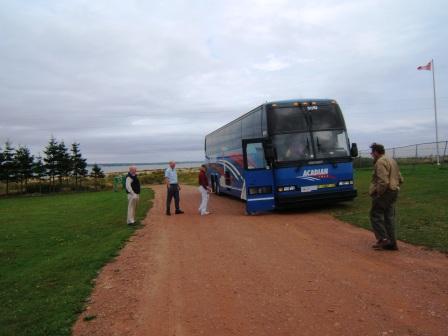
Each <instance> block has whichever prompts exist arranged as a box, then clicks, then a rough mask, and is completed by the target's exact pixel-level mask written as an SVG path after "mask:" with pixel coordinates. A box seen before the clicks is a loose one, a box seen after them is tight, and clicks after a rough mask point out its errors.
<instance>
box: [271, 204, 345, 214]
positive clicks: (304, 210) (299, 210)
mask: <svg viewBox="0 0 448 336" xmlns="http://www.w3.org/2000/svg"><path fill="white" fill-rule="evenodd" d="M349 207H350V202H339V203H310V204H300V205H294V206H290V207H283V208H278V209H276V210H274V211H273V213H275V214H279V215H291V214H310V213H328V212H332V211H336V210H338V211H341V210H344V209H348V208H349Z"/></svg>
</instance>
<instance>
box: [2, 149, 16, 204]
mask: <svg viewBox="0 0 448 336" xmlns="http://www.w3.org/2000/svg"><path fill="white" fill-rule="evenodd" d="M1 166H2V169H1V176H0V179H1V180H2V181H3V182H4V183H5V184H6V195H8V194H9V184H10V183H11V182H13V181H15V179H16V173H15V162H14V148H12V147H11V143H10V142H9V141H6V143H5V147H4V149H3V152H2V160H1Z"/></svg>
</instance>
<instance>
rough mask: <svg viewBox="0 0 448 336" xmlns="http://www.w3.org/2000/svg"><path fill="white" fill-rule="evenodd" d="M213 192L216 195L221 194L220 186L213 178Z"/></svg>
mask: <svg viewBox="0 0 448 336" xmlns="http://www.w3.org/2000/svg"><path fill="white" fill-rule="evenodd" d="M215 193H216V195H218V196H221V195H222V193H221V187H220V186H219V181H217V180H215Z"/></svg>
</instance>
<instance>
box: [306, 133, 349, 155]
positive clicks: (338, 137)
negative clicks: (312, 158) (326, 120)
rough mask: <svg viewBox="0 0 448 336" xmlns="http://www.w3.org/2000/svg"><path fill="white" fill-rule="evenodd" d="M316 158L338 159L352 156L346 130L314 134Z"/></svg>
mask: <svg viewBox="0 0 448 336" xmlns="http://www.w3.org/2000/svg"><path fill="white" fill-rule="evenodd" d="M312 134H313V141H314V145H315V148H316V158H318V159H322V158H337V157H347V156H350V151H349V148H348V141H347V134H346V132H345V131H344V130H338V131H319V132H313V133H312Z"/></svg>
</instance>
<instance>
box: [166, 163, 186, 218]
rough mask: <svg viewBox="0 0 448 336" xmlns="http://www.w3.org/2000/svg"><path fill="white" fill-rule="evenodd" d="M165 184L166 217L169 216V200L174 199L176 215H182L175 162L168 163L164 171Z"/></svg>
mask: <svg viewBox="0 0 448 336" xmlns="http://www.w3.org/2000/svg"><path fill="white" fill-rule="evenodd" d="M165 183H166V187H167V195H166V215H167V216H171V210H170V208H171V200H172V199H173V197H174V205H175V207H176V214H177V215H179V214H183V213H184V212H183V211H182V210H181V209H180V207H179V191H180V185H179V183H178V182H177V172H176V162H174V161H170V162H169V167H168V168H167V169H166V170H165Z"/></svg>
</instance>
